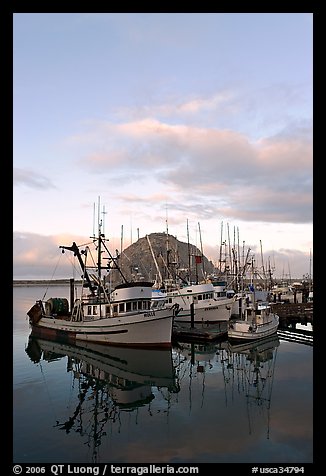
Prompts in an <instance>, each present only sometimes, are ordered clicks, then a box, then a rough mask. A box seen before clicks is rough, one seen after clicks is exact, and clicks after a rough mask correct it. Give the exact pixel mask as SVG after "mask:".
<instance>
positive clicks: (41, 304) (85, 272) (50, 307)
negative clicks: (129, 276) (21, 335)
mask: <svg viewBox="0 0 326 476" xmlns="http://www.w3.org/2000/svg"><path fill="white" fill-rule="evenodd" d="M101 226H102V224H101V223H100V224H99V227H98V236H97V237H95V236H93V237H91V238H92V242H91V243H90V244H89V245H87V246H86V247H85V245H83V249H80V248H81V247H80V246H77V244H76V243H75V242H73V244H72V246H60V248H61V249H62V251H63V252H64V251H65V250H68V251H71V252H72V253H73V254H74V255H75V256H76V257H77V259H78V263H79V266H80V268H81V270H82V280H83V285H82V286H81V293H80V294H81V295H80V296H79V297H77V299H75V293H74V286H73V285H72V286H71V292H70V296H71V297H70V303H69V302H68V299H67V298H58V297H51V298H49V299H46V300H45V298H42V299H39V300H37V301H36V303H35V304H34V305H33V306H32V308H31V309H30V310H29V311H28V312H27V314H28V316H29V322H30V325H31V327H32V333H33V335H35V336H39V337H45V338H47V337H50V338H61V339H64V340H66V341H67V342H72V343H74V342H78V341H87V342H97V343H101V344H110V345H120V346H132V347H137V346H140V347H166V346H167V347H171V339H172V324H173V317H174V312H175V310H174V309H172V310H171V309H170V307H166V306H165V301H164V300H163V301H160V302H155V303H153V300H152V285H153V283H151V282H143V281H140V282H126V280H125V282H123V283H121V284H119V285H117V286H116V287H115V288H114V289H113V290H111V289H110V283H109V279H105V278H104V277H103V276H102V273H103V270H106V271H107V272H112V270H113V269H117V270H118V271H119V272H120V274H121V275H122V273H121V270H119V268H118V265H117V259H118V258H113V256H112V255H111V253H110V251H109V249H108V247H107V245H106V241H107V240H106V239H105V235H104V233H102V230H101ZM91 246H92V247H93V249H94V250H93V251H94V252H95V253H96V255H95V256H92V250H91ZM104 260H106V266H102V263H103V262H104ZM89 263H96V266H89ZM122 277H123V278H124V276H123V275H122ZM71 281H72V280H71ZM85 290H86V292H85Z"/></svg>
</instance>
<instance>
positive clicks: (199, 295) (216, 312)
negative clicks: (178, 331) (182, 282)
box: [167, 283, 234, 324]
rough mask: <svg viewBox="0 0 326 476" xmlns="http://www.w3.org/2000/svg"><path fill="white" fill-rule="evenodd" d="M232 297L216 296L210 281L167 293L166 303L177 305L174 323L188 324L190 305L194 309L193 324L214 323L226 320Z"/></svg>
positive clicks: (190, 319) (190, 318) (228, 317)
mask: <svg viewBox="0 0 326 476" xmlns="http://www.w3.org/2000/svg"><path fill="white" fill-rule="evenodd" d="M233 301H234V298H233V297H232V298H227V297H216V292H215V287H214V286H213V285H212V283H204V284H193V285H189V286H184V287H183V288H180V289H178V290H174V291H171V292H169V293H167V305H168V306H178V310H177V312H176V315H175V317H174V322H175V323H176V324H190V323H191V321H192V316H191V305H192V304H193V309H194V324H196V323H197V324H203V323H205V324H214V323H217V322H220V321H228V320H229V319H230V317H231V310H232V304H233Z"/></svg>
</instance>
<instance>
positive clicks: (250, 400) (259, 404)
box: [222, 334, 280, 438]
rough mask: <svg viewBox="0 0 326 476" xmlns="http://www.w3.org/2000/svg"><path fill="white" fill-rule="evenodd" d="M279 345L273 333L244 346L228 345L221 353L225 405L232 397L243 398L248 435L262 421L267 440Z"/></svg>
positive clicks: (231, 400) (229, 402) (277, 338)
mask: <svg viewBox="0 0 326 476" xmlns="http://www.w3.org/2000/svg"><path fill="white" fill-rule="evenodd" d="M279 345H280V341H279V337H278V336H277V334H276V335H274V336H271V337H267V338H266V339H262V340H259V341H255V342H250V343H247V344H238V345H231V344H230V343H227V345H226V346H225V349H224V351H223V357H222V362H223V375H224V381H225V390H226V404H232V402H233V401H234V397H235V394H238V395H242V396H243V398H245V400H246V409H247V417H248V432H249V434H252V432H253V431H254V428H255V424H257V426H258V425H259V426H260V425H261V423H262V422H264V424H265V428H266V436H267V438H269V431H270V408H271V398H272V388H273V382H274V371H275V363H276V355H277V349H278V347H279ZM257 422H258V423H257Z"/></svg>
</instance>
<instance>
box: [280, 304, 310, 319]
mask: <svg viewBox="0 0 326 476" xmlns="http://www.w3.org/2000/svg"><path fill="white" fill-rule="evenodd" d="M272 310H273V312H275V313H276V314H277V315H278V316H279V317H280V319H284V318H287V319H297V320H298V321H301V320H308V321H310V322H312V317H313V303H312V302H305V303H296V304H294V303H275V304H274V303H272Z"/></svg>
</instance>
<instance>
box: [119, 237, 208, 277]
mask: <svg viewBox="0 0 326 476" xmlns="http://www.w3.org/2000/svg"><path fill="white" fill-rule="evenodd" d="M118 265H119V267H120V269H121V271H122V273H123V275H124V276H125V278H126V279H127V280H128V281H135V280H138V279H144V280H145V281H152V282H155V283H157V284H158V285H162V284H163V283H165V285H167V284H168V282H169V280H175V279H178V280H179V281H181V282H182V281H184V282H186V281H188V280H189V279H190V281H192V282H196V281H202V280H203V279H204V277H205V276H207V275H210V274H212V273H214V271H215V267H214V265H213V263H212V262H211V261H209V260H208V259H207V258H206V257H205V256H203V255H202V253H201V251H200V250H199V249H198V248H197V247H196V246H194V245H192V244H189V245H188V243H183V242H181V241H179V240H177V239H176V238H175V237H174V236H172V235H168V234H166V233H151V234H150V235H146V236H145V237H143V238H140V239H139V240H138V241H137V242H135V243H133V244H132V245H130V246H129V247H128V248H126V249H125V250H124V251H123V252H122V254H121V256H120V258H119V259H118ZM189 267H190V276H189ZM112 279H113V284H117V283H120V282H122V277H121V275H120V274H119V273H118V272H117V271H114V272H113V273H111V280H112Z"/></svg>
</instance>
